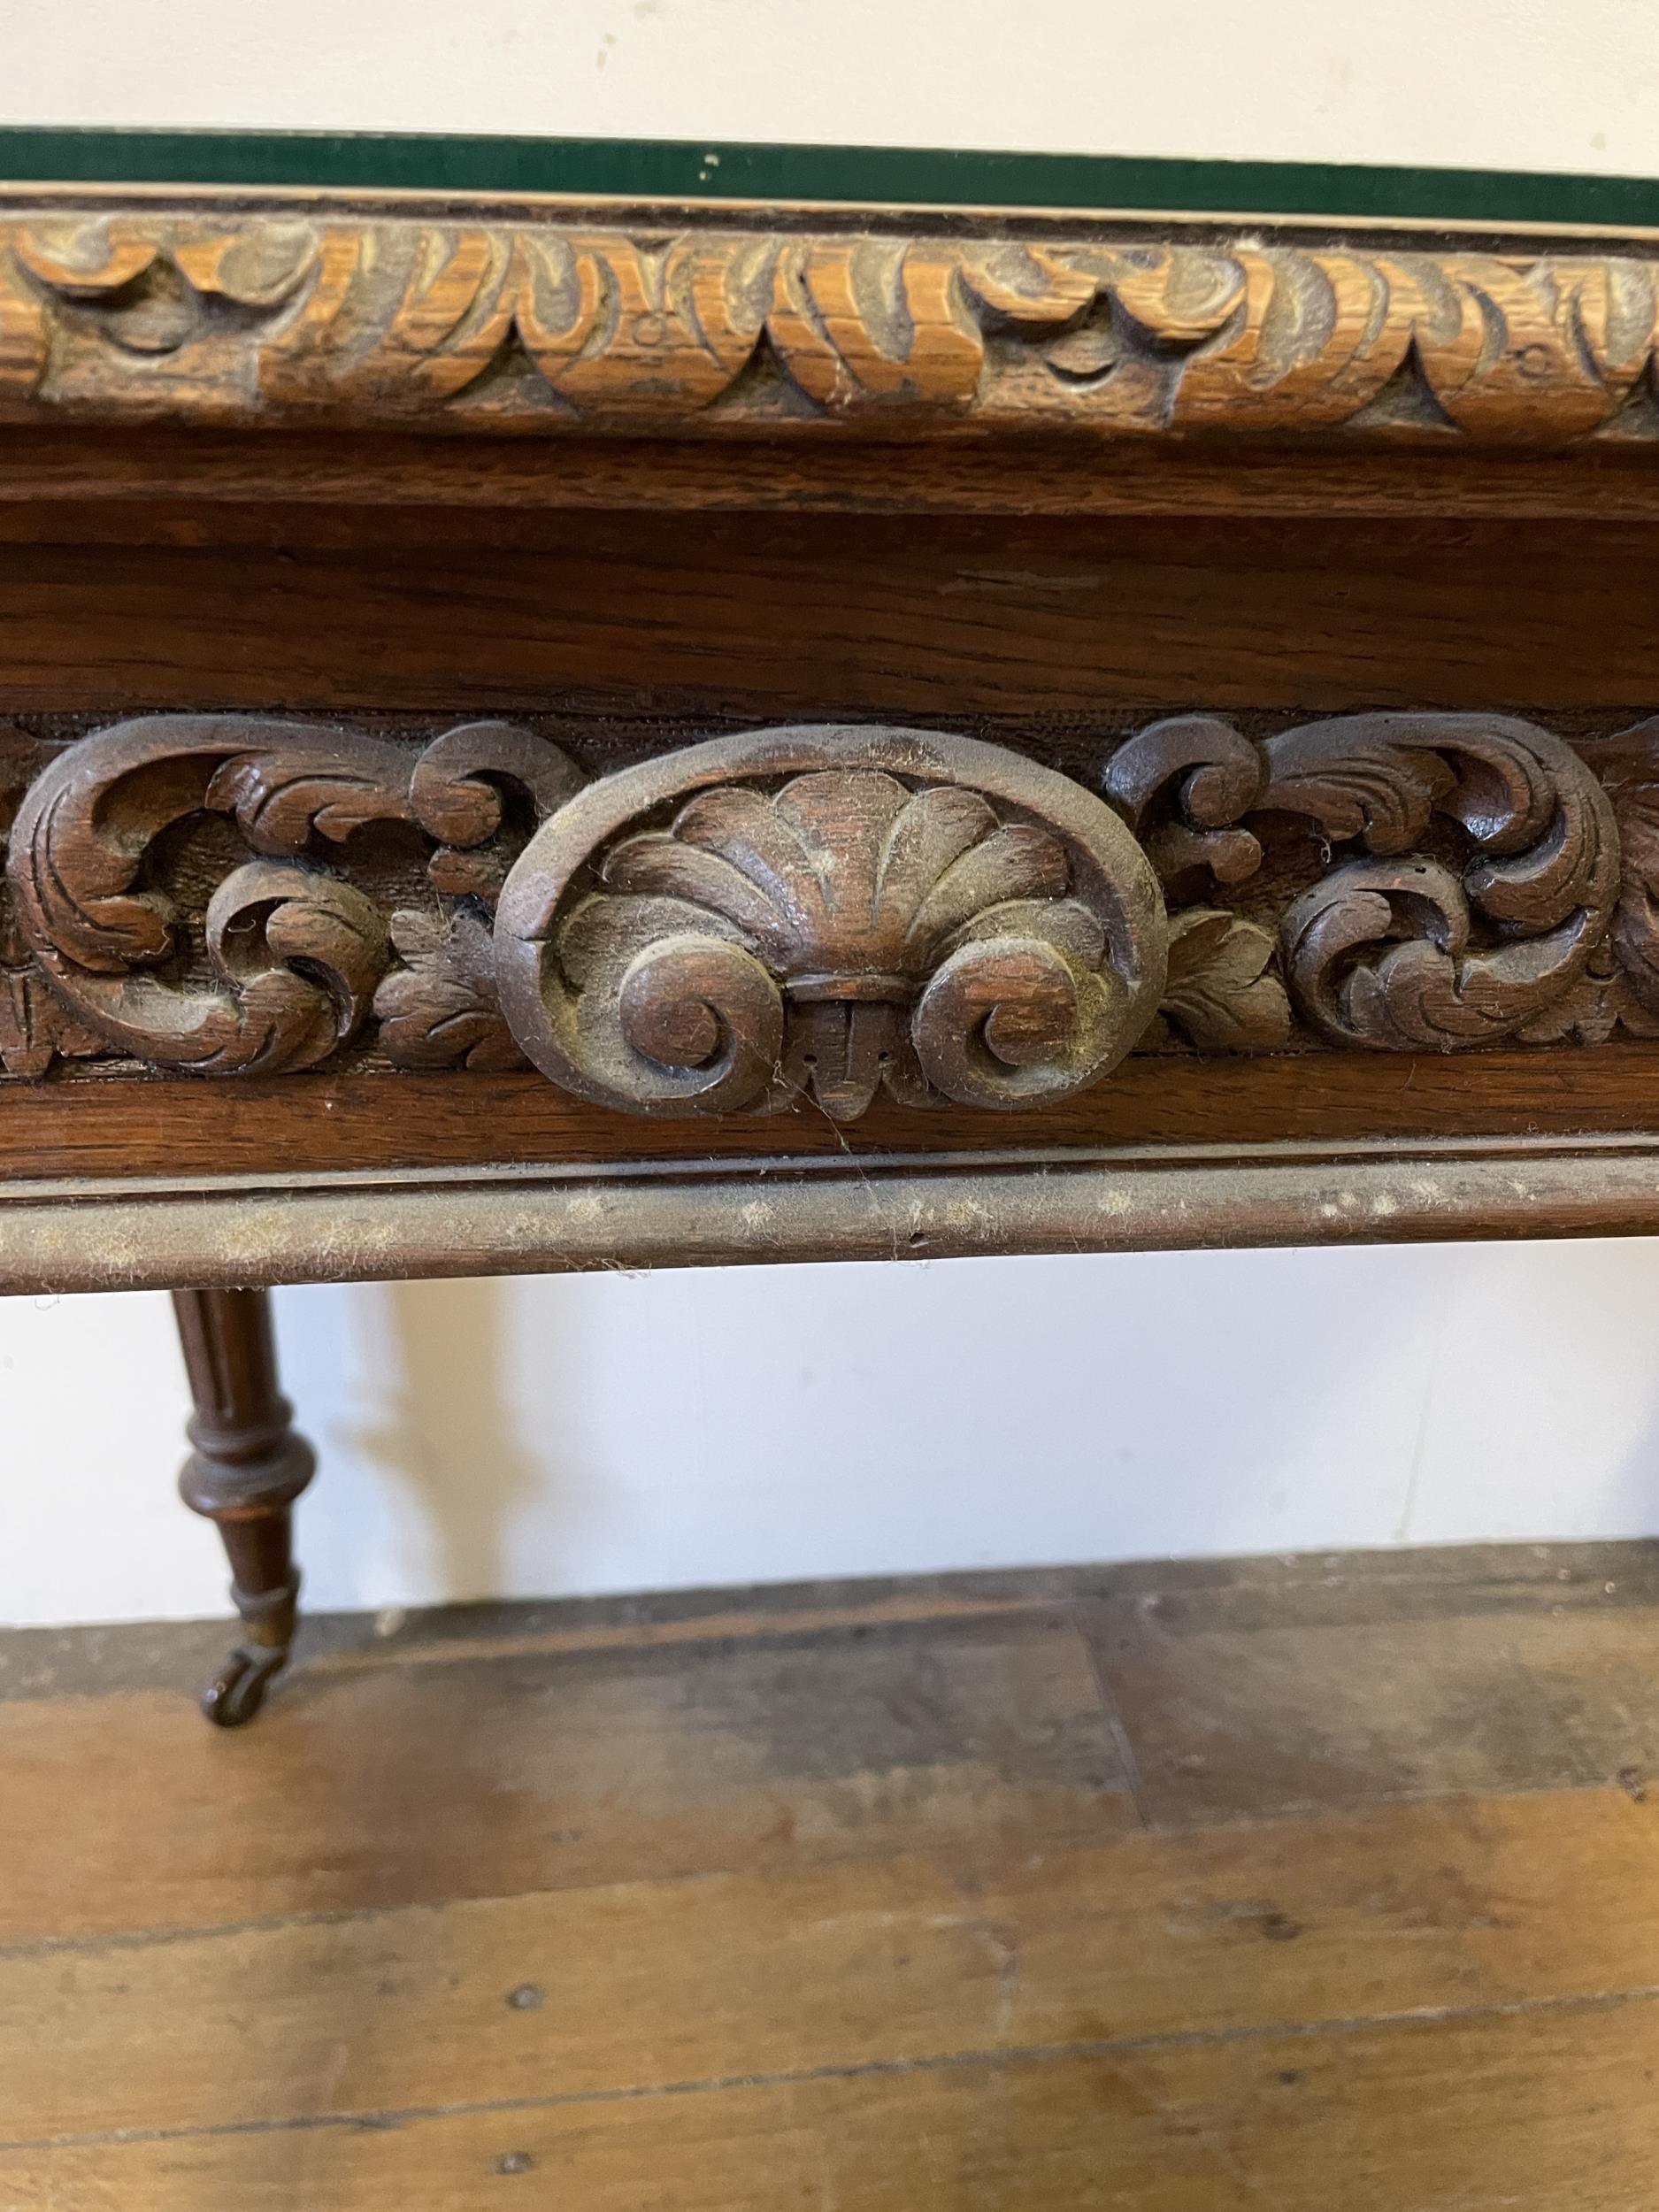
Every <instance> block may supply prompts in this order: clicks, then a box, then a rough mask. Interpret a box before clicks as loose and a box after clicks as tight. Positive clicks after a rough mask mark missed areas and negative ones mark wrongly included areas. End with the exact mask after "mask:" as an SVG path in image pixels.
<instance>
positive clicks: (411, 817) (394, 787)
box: [9, 715, 580, 1074]
mask: <svg viewBox="0 0 1659 2212" xmlns="http://www.w3.org/2000/svg"><path fill="white" fill-rule="evenodd" d="M579 781H580V774H579V772H577V771H576V770H575V769H574V768H573V767H572V764H570V762H569V761H567V760H566V759H565V757H564V756H563V755H562V754H560V753H559V752H558V751H557V749H556V748H553V747H548V746H541V747H537V748H535V749H534V751H532V750H530V749H528V744H527V741H526V738H525V733H522V732H519V731H517V730H514V729H512V728H511V726H506V725H502V724H469V725H464V726H462V727H460V728H458V729H455V730H451V731H449V732H446V733H444V734H443V735H442V736H441V737H439V738H437V739H435V740H434V741H433V742H432V743H431V744H430V745H428V746H427V747H426V749H424V750H422V751H419V752H418V751H416V750H415V749H413V748H412V747H410V746H407V745H402V744H397V743H394V742H391V741H386V740H382V739H377V738H373V737H369V736H366V735H365V734H364V733H362V732H361V731H354V730H340V729H333V728H326V727H322V728H319V727H317V726H313V725H310V724H306V723H296V722H288V721H283V720H281V719H279V718H266V717H260V716H254V715H154V716H150V717H147V718H144V719H142V720H139V721H134V722H125V723H118V724H117V725H116V726H114V727H113V728H112V729H108V730H104V731H101V732H100V733H98V734H97V735H96V737H95V738H92V739H89V740H86V741H82V743H81V744H79V745H74V746H71V747H70V748H69V749H68V750H67V751H66V752H65V753H63V754H62V755H60V757H58V760H56V761H55V762H54V763H53V764H52V765H51V766H50V767H49V768H48V769H47V770H46V771H45V772H44V773H43V774H42V775H41V776H40V777H39V778H37V780H35V783H34V784H33V785H32V786H31V787H30V788H29V790H28V792H27V795H26V796H25V798H24V801H23V803H22V805H21V807H20V808H19V810H18V815H17V818H16V820H15V821H14V823H13V825H12V858H11V864H10V870H9V875H10V886H11V893H12V906H13V910H14V913H15V917H16V920H17V925H18V927H19V930H20V932H21V933H22V935H23V936H24V938H25V939H26V940H27V942H28V943H29V944H30V945H31V946H32V947H33V949H34V950H35V956H36V957H37V958H38V960H39V962H40V964H41V967H42V972H44V974H45V976H46V977H47V979H48V980H49V981H50V983H51V985H52V986H53V987H54V988H55V989H56V990H57V991H58V994H59V995H60V996H61V997H62V998H63V999H64V1000H65V1002H67V1004H68V1005H69V1006H70V1008H71V1009H72V1010H73V1012H74V1015H75V1017H76V1018H77V1019H78V1021H80V1022H81V1024H82V1025H84V1026H85V1027H86V1028H87V1029H88V1030H90V1031H92V1032H94V1033H96V1034H97V1035H98V1036H100V1037H103V1038H104V1039H106V1040H107V1041H108V1042H109V1043H110V1044H111V1045H113V1046H115V1047H116V1048H119V1049H120V1050H123V1051H127V1052H130V1053H131V1054H133V1056H134V1057H135V1058H139V1059H142V1060H147V1061H150V1063H151V1064H154V1065H156V1066H159V1067H173V1068H183V1069H189V1070H192V1071H196V1072H199V1073H202V1074H242V1073H248V1072H258V1073H263V1074H273V1073H275V1072H277V1071H279V1070H281V1069H284V1068H295V1067H308V1066H311V1065H312V1064H315V1063H316V1062H317V1061H319V1060H321V1059H324V1058H326V1056H327V1055H328V1054H330V1053H331V1052H333V1051H334V1050H335V1049H336V1048H338V1047H339V1046H340V1045H342V1044H343V1043H345V1042H346V1041H348V1040H349V1038H350V1037H352V1036H353V1035H354V1034H355V1033H356V1032H357V1028H358V1027H359V1025H360V1024H361V1023H362V1021H363V1019H364V1018H365V1015H366V1014H367V1012H368V1010H369V1006H370V1002H371V1000H372V998H373V993H374V990H375V987H376V986H377V984H378V983H379V982H380V979H381V977H382V975H383V974H384V972H385V970H386V967H387V964H388V958H389V952H390V948H389V944H388V923H387V918H386V917H385V915H384V914H383V913H382V912H381V910H380V908H379V907H378V906H377V905H376V904H375V902H373V900H372V899H371V898H370V897H368V896H367V895H365V893H364V892H363V891H362V890H361V889H359V888H358V887H357V886H356V885H355V884H353V883H352V882H351V881H350V880H349V878H348V877H347V876H346V875H345V874H343V873H342V872H339V871H338V870H337V869H333V868H326V867H324V866H322V865H319V862H318V860H317V858H316V857H315V855H316V852H317V849H318V848H319V846H321V847H324V848H326V847H328V846H334V847H336V848H344V847H345V846H346V845H347V843H348V842H349V840H350V838H351V837H352V836H353V834H354V833H357V832H358V831H361V830H363V829H365V827H367V826H370V825H371V824H375V823H396V822H406V823H410V824H412V825H415V826H418V827H419V829H420V830H422V831H424V832H425V833H426V835H427V836H428V837H430V838H431V839H432V840H434V842H435V845H436V849H435V851H434V854H433V856H432V859H431V861H430V863H429V864H428V865H429V872H430V873H431V874H432V876H433V879H434V882H436V883H439V884H441V885H443V886H445V887H448V886H449V885H451V884H452V883H453V882H454V881H455V880H456V879H457V877H458V878H459V879H460V880H461V881H463V882H465V884H466V885H467V886H468V887H475V886H476V884H477V883H482V882H487V881H488V879H489V877H490V874H491V866H490V858H489V848H490V843H491V841H492V839H494V838H495V836H496V834H497V833H498V832H499V831H500V829H501V826H502V818H503V790H502V786H503V784H511V785H516V786H518V787H520V788H521V789H522V790H523V791H524V792H525V793H526V795H527V796H528V797H529V798H530V799H531V801H532V802H533V803H535V804H536V805H538V806H539V808H540V809H541V810H542V811H546V810H549V809H550V808H551V807H553V806H554V805H556V804H557V802H558V800H559V798H560V797H561V796H563V795H566V794H567V793H568V792H569V791H570V790H572V789H573V788H574V787H575V785H576V784H577V783H578V782H579ZM210 814H219V815H224V816H228V817H229V818H232V819H233V820H234V824H235V826H236V828H237V829H238V830H239V831H240V833H241V836H242V841H243V843H244V845H245V846H246V848H247V850H248V853H249V855H250V857H248V858H247V859H245V860H243V861H242V863H240V864H238V865H236V866H234V867H233V868H232V869H231V870H230V871H229V872H227V874H226V875H225V876H224V877H223V878H222V879H221V880H220V881H219V883H218V884H217V886H216V887H215V888H214V889H213V891H212V894H211V897H210V899H209V901H208V902H207V907H206V911H205V915H204V919H203V926H202V936H203V949H204V953H205V961H204V963H202V964H200V966H201V967H204V969H205V972H195V973H191V972H182V973H180V972H179V971H180V967H181V965H183V964H185V958H186V951H185V948H184V947H183V946H182V945H181V943H180V933H179V932H178V929H177V927H176V923H175V915H174V910H173V902H172V900H171V899H170V898H169V897H168V895H166V893H165V892H164V891H162V890H160V889H157V888H154V887H149V886H148V885H146V883H145V882H144V880H143V879H144V876H145V872H146V864H147V860H148V858H149V856H150V853H151V852H152V849H154V848H155V846H156V845H157V841H158V840H159V839H161V837H162V836H163V835H164V833H165V832H166V831H167V830H169V829H170V828H171V827H172V826H173V825H174V824H175V823H180V822H183V821H186V820H188V818H191V817H193V816H199V815H210ZM500 872H501V871H500V869H499V867H498V868H497V870H496V872H495V879H496V880H497V881H498V880H499V876H500Z"/></svg>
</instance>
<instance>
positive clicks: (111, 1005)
mask: <svg viewBox="0 0 1659 2212" xmlns="http://www.w3.org/2000/svg"><path fill="white" fill-rule="evenodd" d="M215 824H217V825H218V826H219V827H218V829H217V831H216V832H214V838H216V840H217V841H213V840H212V839H210V840H209V841H208V842H207V844H205V845H204V846H203V847H201V849H199V850H198V851H197V853H196V858H195V860H194V862H193V863H192V864H191V866H189V867H184V866H183V865H182V864H181V863H180V857H179V847H178V842H177V841H178V840H179V838H180V836H185V837H187V838H188V837H190V836H196V835H198V834H199V833H201V832H202V831H203V830H204V827H205V828H207V829H211V827H212V826H213V825H215ZM377 833H391V834H392V835H394V837H395V838H396V839H398V840H401V841H402V843H401V845H400V847H399V849H400V851H403V853H404V855H405V862H404V865H405V876H404V878H403V879H402V880H403V883H404V889H403V892H402V893H401V894H399V895H397V896H396V897H392V896H389V895H388V893H387V891H386V889H385V886H384V882H383V881H382V880H381V879H377V878H376V876H375V873H374V871H373V869H372V868H371V867H369V866H368V865H367V863H366V859H365V855H366V853H367V851H368V849H369V847H370V845H371V844H372V841H373V837H374V836H375V835H376V834H377ZM10 846H11V850H10V858H9V863H8V872H7V881H8V887H9V895H10V903H11V913H10V918H9V926H10V927H11V928H12V931H14V933H15V940H16V941H15V943H14V946H13V950H12V954H11V955H10V956H9V959H8V962H7V964H5V965H4V979H5V984H6V995H5V996H4V998H0V1056H4V1060H5V1064H6V1065H7V1066H8V1068H9V1069H11V1070H12V1071H13V1072H17V1073H23V1074H39V1073H42V1072H43V1071H45V1069H46V1067H47V1066H48V1065H49V1064H50V1061H51V1059H52V1058H53V1056H54V1055H58V1054H62V1055H65V1056H96V1055H98V1054H104V1055H112V1056H118V1057H119V1056H127V1057H129V1058H131V1059H134V1060H138V1061H141V1062H144V1063H147V1064H150V1065H151V1066H153V1067H157V1068H165V1069H175V1070H180V1071H190V1072H195V1073H200V1074H204V1075H221V1074H235V1073H265V1074H270V1073H276V1072H279V1071H282V1070H285V1069H292V1068H303V1067H308V1066H312V1065H315V1064H318V1063H319V1062H320V1061H322V1060H324V1059H326V1058H327V1057H328V1056H330V1055H332V1054H334V1053H335V1052H337V1051H339V1050H341V1049H342V1048H346V1047H348V1046H353V1045H361V1044H364V1043H369V1042H373V1044H375V1045H376V1046H378V1048H379V1050H380V1053H381V1054H382V1055H383V1056H385V1057H386V1058H387V1059H389V1060H390V1061H391V1062H392V1063H393V1064H395V1065H396V1066H402V1067H418V1068H444V1067H449V1068H472V1069H506V1068H512V1067H519V1066H523V1065H524V1064H526V1061H528V1062H529V1063H530V1064H534V1066H536V1067H538V1068H540V1069H541V1071H542V1072H543V1073H544V1074H546V1075H547V1076H549V1078H550V1079H552V1080H553V1081H555V1082H557V1083H558V1084H560V1085H562V1086H563V1087H565V1088H567V1089H569V1090H571V1091H573V1092H575V1093H577V1094H580V1095H581V1096H583V1097H586V1098H588V1099H590V1100H594V1101H596V1102H600V1103H602V1104H603V1105H607V1106H611V1107H615V1108H618V1109H621V1110H627V1111H634V1112H648V1113H687V1112H731V1111H739V1110H762V1111H764V1110H773V1109H776V1108H778V1107H780V1106H786V1105H788V1104H790V1103H791V1102H794V1101H795V1100H797V1099H800V1098H810V1099H812V1100H814V1101H815V1102H817V1104H818V1106H819V1107H821V1108H822V1109H823V1110H826V1111H827V1112H828V1113H830V1114H831V1115H833V1117H835V1118H840V1119H852V1118H856V1117H857V1116H858V1115H859V1114H861V1113H862V1112H863V1111H864V1110H865V1109H866V1108H867V1107H868V1105H869V1104H870V1103H871V1102H872V1099H873V1098H874V1097H875V1096H876V1095H877V1094H879V1093H880V1092H885V1093H886V1094H888V1095H889V1096H890V1097H892V1098H894V1099H895V1100H896V1101H898V1102H901V1103H902V1104H905V1105H912V1106H924V1105H926V1104H929V1103H931V1102H934V1101H936V1100H939V1099H941V1098H942V1099H950V1100H954V1101H956V1102H959V1103H963V1104H966V1105H971V1106H976V1107H1010V1108H1012V1107H1030V1106H1036V1105H1041V1103H1043V1102H1045V1101H1048V1100H1053V1099H1057V1098H1061V1097H1064V1096H1066V1095H1068V1094H1071V1093H1073V1092H1075V1091H1078V1090H1080V1089H1082V1088H1084V1087H1086V1086H1087V1085H1088V1084H1091V1083H1093V1082H1095V1081H1097V1080H1099V1079H1101V1078H1102V1077H1103V1076H1105V1075H1107V1074H1108V1073H1109V1071H1110V1069H1111V1067H1112V1066H1113V1065H1114V1064H1116V1063H1117V1062H1118V1060H1119V1059H1121V1058H1122V1056H1124V1055H1125V1053H1126V1052H1129V1051H1131V1050H1132V1049H1135V1048H1143V1049H1144V1048H1156V1047H1158V1046H1160V1045H1162V1044H1165V1043H1175V1044H1182V1043H1184V1044H1187V1045H1189V1046H1195V1047H1196V1048H1199V1049H1201V1050H1210V1051H1215V1050H1232V1051H1237V1050H1246V1051H1248V1050H1271V1049H1273V1048H1283V1047H1285V1046H1286V1045H1287V1044H1290V1043H1292V1042H1293V1041H1299V1042H1301V1043H1302V1044H1303V1045H1307V1044H1311V1043H1315V1042H1323V1043H1324V1044H1325V1045H1327V1046H1330V1047H1335V1048H1370V1049H1385V1050H1395V1051H1422V1050H1439V1051H1453V1050H1460V1049H1463V1048H1469V1047H1471V1046H1478V1045H1480V1044H1483V1043H1486V1042H1491V1041H1497V1040H1501V1039H1505V1038H1509V1039H1515V1040H1518V1041H1525V1042H1548V1041H1559V1040H1565V1039H1573V1040H1577V1041H1582V1042H1592V1043H1594V1042H1597V1041H1601V1040H1603V1039H1605V1038H1606V1037H1608V1036H1609V1035H1610V1034H1611V1033H1612V1032H1613V1031H1614V1029H1615V1028H1617V1027H1618V1026H1621V1025H1622V1026H1624V1028H1625V1029H1626V1030H1628V1031H1630V1032H1632V1033H1636V1034H1640V1035H1659V723H1643V724H1640V725H1639V726H1636V727H1635V728H1633V729H1631V730H1627V731H1624V732H1623V733H1618V734H1617V735H1614V736H1609V737H1606V738H1601V739H1596V740H1591V741H1580V742H1579V743H1578V744H1577V745H1576V746H1575V745H1572V744H1569V743H1567V742H1566V741H1563V739H1561V738H1559V737H1557V736H1555V735H1554V734H1553V733H1550V732H1549V731H1548V730H1545V729H1543V728H1541V727H1540V726H1538V725H1537V724H1535V723H1532V722H1529V721H1525V720H1522V719H1520V718H1516V717H1513V716H1502V715H1480V714H1440V713H1382V714H1359V715H1346V716H1339V717H1334V718H1326V719H1323V720H1317V721H1312V722H1302V723H1294V724H1292V725H1291V726H1288V727H1286V728H1284V729H1282V730H1279V731H1277V732H1274V733H1271V734H1268V735H1266V736H1264V737H1259V738H1258V737H1253V736H1249V735H1247V734H1246V733H1243V732H1242V731H1240V729H1239V728H1238V727H1237V726H1235V725H1234V724H1233V723H1231V722H1229V721H1227V720H1226V719H1225V718H1221V717H1218V716H1212V715H1202V714H1194V715H1180V716H1173V717H1167V718H1163V719H1160V720H1158V721H1156V722H1153V723H1151V724H1149V725H1148V726H1146V727H1144V728H1142V729H1141V730H1139V731H1137V732H1135V733H1133V734H1131V735H1130V736H1128V737H1127V738H1125V739H1123V740H1121V741H1118V742H1117V743H1115V744H1113V745H1110V747H1108V748H1105V749H1104V757H1103V759H1102V764H1101V767H1100V770H1099V773H1098V780H1097V789H1096V790H1090V789H1089V788H1088V787H1087V785H1086V784H1085V783H1084V782H1083V781H1082V780H1079V778H1076V777H1073V776H1067V775H1062V774H1059V773H1057V772H1055V771H1054V770H1052V769H1049V768H1046V767H1043V766H1041V765H1039V764H1037V763H1035V762H1033V761H1032V760H1030V759H1029V758H1027V757H1025V755H1023V754H1021V753H1018V752H1016V751H1013V750H1011V749H1008V748H1005V747H1002V746H998V745H992V744H987V743H985V742H983V741H979V740H975V739H971V738H967V737H963V736H956V735H952V734H949V733H939V732H925V731H917V730H904V729H894V728H888V727H882V726H845V725H829V726H810V725H807V726H794V727H788V728H782V729H773V730H766V731H760V732H755V733H748V734H744V735H740V736H728V737H723V738H718V739H715V740H712V741H709V742H707V743H704V744H700V745H692V746H688V747H685V748H682V749H680V750H678V751H674V752H671V753H667V754H664V755H661V756H658V757H655V758H653V759H650V760H648V761H646V762H644V763H641V764H638V765H636V766H632V767H627V768H624V769H621V770H618V771H616V772H612V773H611V774H609V775H604V776H601V777H598V778H596V779H595V780H588V778H587V777H586V776H585V774H584V772H583V771H582V770H581V768H580V766H579V765H578V764H576V763H575V762H574V761H573V760H572V759H571V758H570V757H569V756H568V755H567V754H566V753H565V751H564V750H562V749H560V747H558V746H557V745H556V744H554V743H552V742H551V741H549V740H548V739H546V738H543V737H541V736H540V735H538V734H537V733H534V732H533V731H531V730H529V729H526V728H524V727H522V726H518V725H515V724H512V723H510V722H503V721H494V720H491V721H480V722H473V723H465V724H461V725H458V726H456V727H455V728H452V729H449V730H447V731H444V732H443V733H441V734H439V735H437V736H435V737H432V738H429V739H427V740H426V741H420V742H411V741H408V740H406V739H400V738H396V737H393V736H386V735H377V734H371V733H366V732H364V731H361V730H356V729H352V728H349V727H340V726H327V725H319V724H316V723H311V722H302V721H296V720H288V719H285V718H280V717H263V716H244V715H175V714H161V715H153V716H147V717H142V718H137V719H134V720H130V721H127V722H122V723H118V724H116V725H114V726H111V727H110V728H108V729H104V730H101V731H97V732H95V733H92V734H90V735H88V736H86V737H83V738H81V739H80V740H79V741H75V742H73V743H72V744H70V745H68V746H66V747H65V749H63V750H62V751H61V752H60V753H59V754H58V757H56V758H55V759H53V760H52V761H51V762H50V764H49V765H47V766H46V767H45V768H44V769H43V770H42V772H40V773H39V774H38V775H37V776H35V779H34V780H33V781H32V782H31V783H30V784H29V785H28V787H27V790H26V791H25V792H24V794H23V796H22V800H21V803H20V804H19V807H18V810H17V813H16V817H15V819H14V821H13V823H12V832H11V840H10ZM411 856H412V857H411ZM411 868H419V872H420V874H419V884H420V888H419V892H418V894H417V895H414V896H411V895H410V893H409V889H408V881H409V879H408V873H407V871H408V870H409V869H411Z"/></svg>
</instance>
